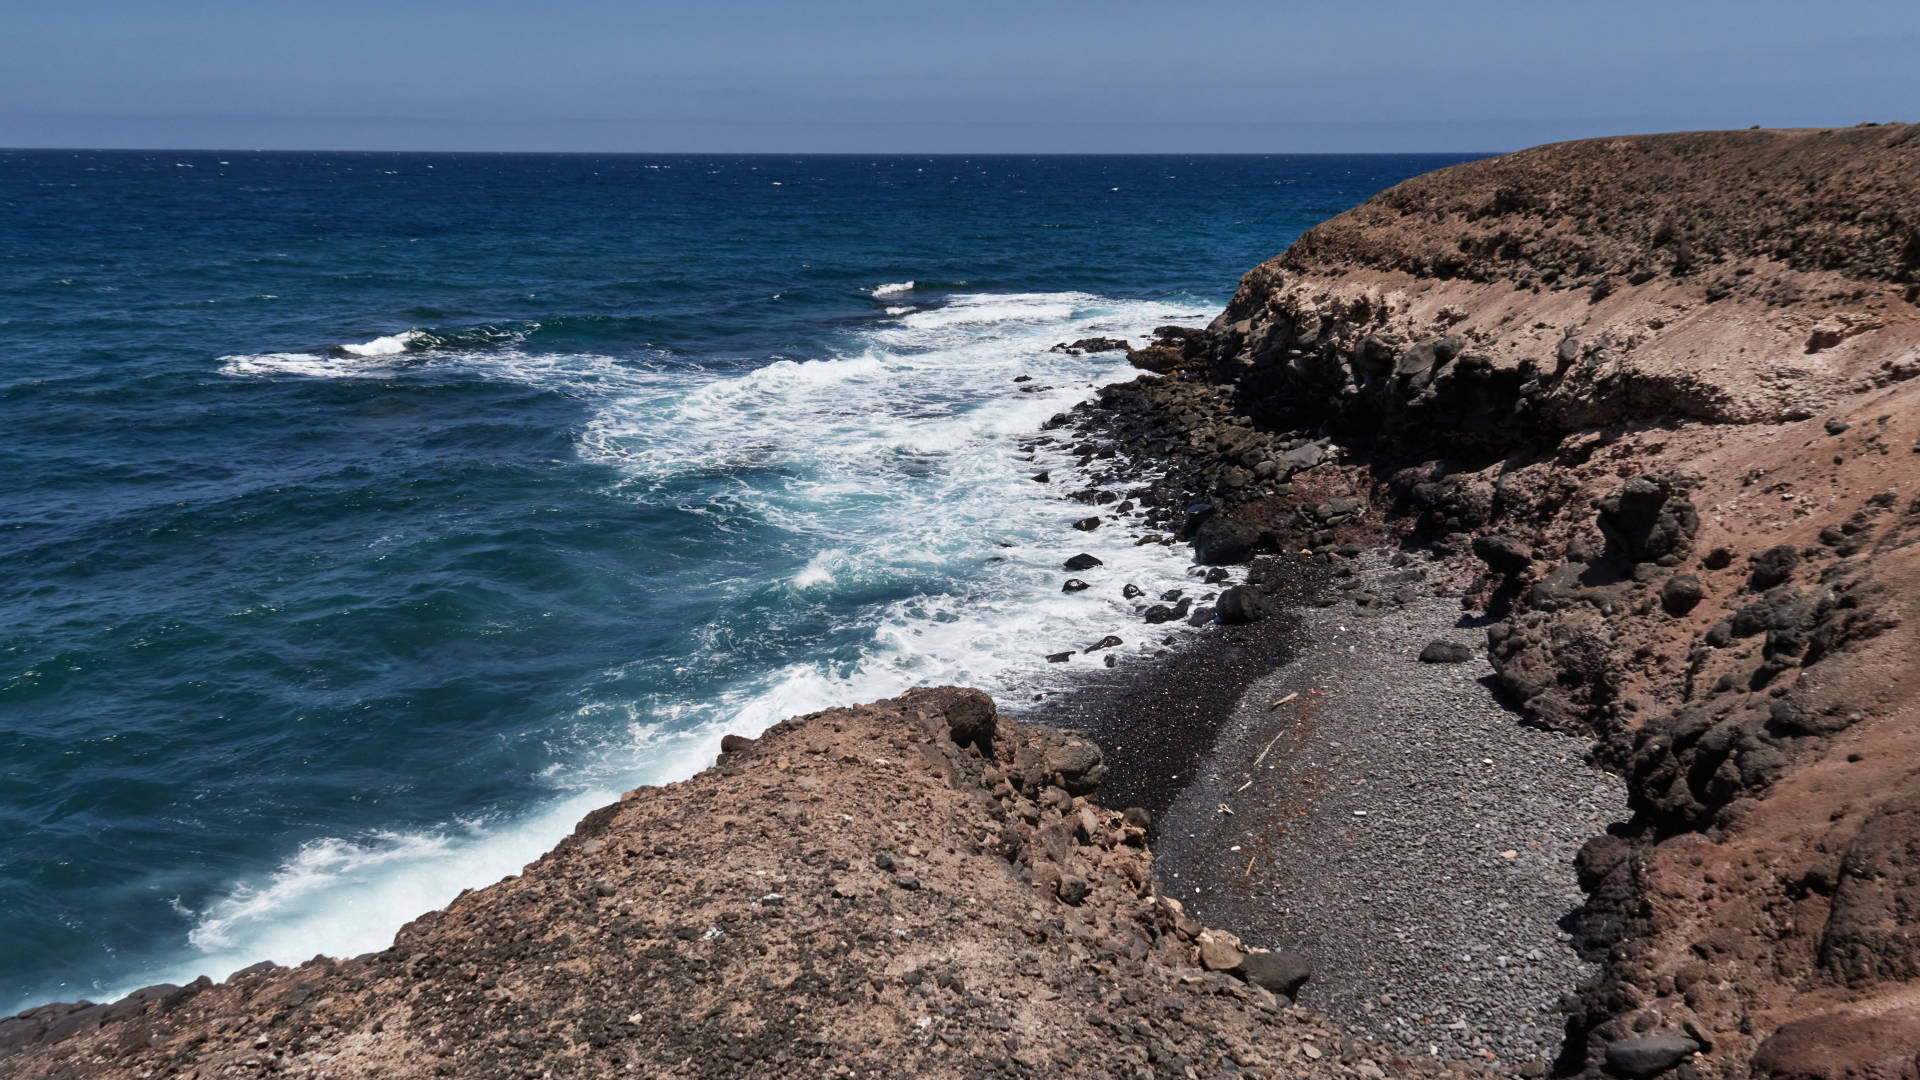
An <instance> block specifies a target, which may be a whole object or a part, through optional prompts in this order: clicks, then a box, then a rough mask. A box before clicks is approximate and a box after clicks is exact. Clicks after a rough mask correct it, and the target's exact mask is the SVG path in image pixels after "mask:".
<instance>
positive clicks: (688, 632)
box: [0, 150, 1465, 1010]
mask: <svg viewBox="0 0 1920 1080" xmlns="http://www.w3.org/2000/svg"><path fill="white" fill-rule="evenodd" d="M1460 160H1465V157H1464V156H1431V155H1420V156H1345V157H1343V156H1311V157H1302V156H1245V157H1204V156H1202V157H868V156H832V157H790V156H744V157H743V156H711V155H696V156H674V155H660V156H642V155H631V156H612V155H609V156H593V155H565V156H535V155H479V154H474V155H459V154H368V153H245V152H223V153H211V152H198V151H196V152H180V151H156V152H74V151H18V150H16V151H0V207H4V216H0V469H3V470H4V477H5V480H4V483H5V491H6V497H5V499H4V501H3V502H0V567H4V571H5V572H4V573H0V926H4V927H5V933H4V934H0V1010H6V1009H8V1007H9V1006H15V1007H25V1006H27V1005H30V1004H35V1003H38V1002H40V1001H45V1000H54V999H62V1000H71V999H76V998H88V999H92V1000H105V999H109V998H111V997H113V996H115V995H117V994H119V993H121V992H124V991H126V990H128V989H131V988H133V987H136V986H140V985H144V984H147V983H152V982H156V981H163V980H165V981H175V982H182V981H186V980H188V979H191V978H193V977H195V976H197V975H200V974H207V975H211V976H212V977H214V978H216V979H219V978H223V977H225V976H226V975H227V974H228V973H230V972H231V971H233V970H235V969H237V968H240V967H242V966H245V965H248V964H251V963H254V962H256V961H259V960H263V959H271V960H275V961H278V962H281V963H289V962H298V961H300V960H304V959H307V958H310V957H312V956H314V955H315V954H318V953H324V954H328V955H347V954H352V953H357V952H362V951H366V950H370V949H378V948H382V947H384V946H385V945H386V944H387V943H388V941H389V940H390V938H391V936H392V934H393V932H394V931H395V930H396V929H397V928H398V927H399V926H400V925H401V924H402V923H404V922H405V921H407V920H408V919H410V918H412V917H413V916H415V915H417V914H419V913H420V912H422V911H425V910H428V909H430V908H432V907H435V906H438V905H440V904H444V903H445V902H447V901H448V900H450V899H452V898H453V896H454V895H455V894H457V893H458V892H459V891H460V890H461V889H463V888H468V887H475V886H481V885H485V884H488V883H490V882H493V881H496V880H498V879H499V878H501V877H503V876H505V875H508V874H512V873H516V872H518V871H519V869H520V868H521V867H522V866H523V865H524V864H526V863H527V862H529V861H531V860H532V859H534V858H535V857H537V856H538V855H539V854H540V853H541V852H542V851H544V850H545V849H546V848H548V847H549V846H551V845H552V844H553V843H554V842H555V841H556V840H558V839H559V838H560V837H561V836H563V835H565V834H566V833H567V832H568V831H569V830H570V829H571V828H572V825H573V823H574V822H575V821H576V820H577V819H578V818H579V817H580V816H581V815H583V814H584V813H585V812H586V811H588V810H590V809H592V808H593V807H595V806H598V805H601V804H603V803H605V802H608V801H610V800H612V799H613V798H615V797H616V796H617V794H618V793H619V792H621V791H622V790H625V789H627V788H631V787H634V786H636V785H639V784H647V783H662V782H668V781H672V780H675V779H679V778H682V777H685V776H688V775H690V774H691V773H693V772H695V771H697V770H698V769H699V768H701V767H703V766H704V765H706V764H707V763H709V762H710V761H711V759H712V756H713V754H714V752H715V750H716V748H717V745H718V741H719V738H720V735H721V734H723V733H726V732H739V733H743V734H754V733H757V732H758V731H759V730H760V729H761V728H764V727H765V726H766V725H768V724H770V723H772V722H774V721H777V720H779V719H781V718H783V717H786V716H788V715H792V714H795V713H801V712H806V711H810V710H813V709H817V708H822V707H826V706H828V705H835V704H848V703H852V702H855V701H862V700H869V699H873V698H878V697H883V696H887V695H890V694H893V693H896V692H898V691H899V690H902V689H904V688H906V687H908V686H912V685H916V684H937V683H965V684H970V685H975V686H980V687H982V688H984V689H987V690H989V691H990V692H992V693H994V694H995V695H996V697H998V698H1000V699H1001V700H1002V701H1003V702H1004V703H1005V704H1006V706H1007V707H1009V708H1014V707H1017V706H1018V705H1019V704H1020V703H1022V702H1030V701H1032V700H1033V699H1034V697H1035V695H1041V694H1049V693H1054V692H1057V691H1059V690H1060V689H1062V688H1063V687H1067V686H1070V685H1071V684H1072V681H1073V679H1074V678H1075V672H1076V670H1078V671H1081V672H1084V671H1085V668H1084V666H1083V665H1085V664H1094V663H1100V662H1101V660H1100V659H1099V654H1096V656H1095V657H1093V658H1085V657H1082V656H1079V655H1075V656H1074V657H1073V658H1072V659H1071V660H1070V661H1069V662H1067V663H1064V664H1049V663H1047V662H1046V659H1045V657H1046V654H1048V653H1054V652H1057V651H1060V650H1064V649H1077V648H1079V647H1082V646H1084V645H1085V644H1086V643H1089V642H1092V641H1094V640H1097V639H1098V638H1100V637H1101V636H1103V635H1104V634H1107V633H1113V632H1116V631H1117V632H1120V633H1121V636H1123V637H1125V638H1126V639H1127V643H1126V644H1125V645H1123V646H1122V647H1120V648H1119V649H1115V650H1112V653H1113V655H1114V656H1115V657H1116V660H1115V662H1116V663H1117V664H1119V665H1122V666H1125V665H1129V664H1138V663H1143V662H1146V659H1147V658H1148V656H1149V655H1150V649H1151V648H1152V647H1153V644H1152V643H1150V642H1149V639H1147V638H1146V636H1145V635H1143V634H1130V633H1128V632H1127V628H1128V627H1129V626H1133V625H1137V623H1138V616H1137V615H1136V614H1135V613H1134V612H1133V610H1132V607H1133V605H1132V604H1131V603H1130V602H1127V601H1124V600H1123V599H1122V598H1121V596H1120V592H1119V588H1120V584H1121V583H1123V582H1131V583H1135V584H1138V585H1139V586H1141V587H1142V588H1144V589H1147V590H1148V591H1149V592H1157V591H1158V590H1160V589H1163V588H1169V587H1174V586H1176V585H1179V584H1184V583H1187V582H1188V581H1189V578H1188V577H1187V572H1188V570H1189V566H1188V563H1187V558H1186V554H1185V552H1184V551H1183V550H1181V549H1169V548H1162V547H1158V546H1148V547H1135V546H1134V545H1133V543H1132V538H1131V537H1130V536H1128V535H1126V534H1125V532H1124V531H1123V530H1120V529H1115V528H1109V529H1103V530H1099V531H1097V532H1094V533H1090V534H1082V533H1077V532H1074V531H1072V530H1071V529H1069V528H1068V523H1069V522H1071V521H1072V520H1074V519H1075V518H1078V517H1082V516H1084V515H1085V513H1086V508H1085V507H1084V506H1083V505H1081V504H1079V503H1075V502H1071V501H1068V500H1066V499H1064V498H1063V497H1062V495H1063V493H1064V492H1066V491H1068V490H1072V489H1073V488H1074V487H1078V486H1082V484H1083V483H1084V481H1082V482H1081V483H1076V482H1075V479H1074V477H1075V472H1076V468H1075V461H1074V459H1073V458H1072V457H1071V456H1068V455H1067V454H1066V453H1065V452H1064V449H1063V448H1059V447H1053V446H1045V447H1041V448H1040V449H1039V450H1038V451H1037V452H1035V453H1033V454H1028V453H1026V452H1023V451H1022V450H1021V446H1022V445H1023V443H1024V442H1025V441H1026V437H1030V436H1031V435H1033V434H1034V433H1036V432H1037V431H1038V429H1039V428H1040V425H1041V424H1042V423H1043V422H1044V421H1045V420H1046V419H1047V418H1048V417H1050V416H1052V415H1053V414H1055V413H1058V412H1060V411H1062V410H1064V409H1067V408H1069V407H1071V406H1072V405H1073V404H1074V403H1075V402H1078V401H1081V400H1084V399H1086V398H1087V397H1089V396H1090V395H1092V394H1093V393H1094V392H1095V391H1096V389H1097V388H1098V387H1099V386H1101V385H1103V384H1105V383H1109V382H1113V381H1117V380H1124V379H1127V378H1131V377H1133V375H1135V374H1137V372H1134V371H1133V370H1131V369H1130V368H1129V367H1128V365H1127V363H1126V360H1125V357H1124V355H1123V354H1121V353H1104V354H1094V355H1081V356H1076V355H1070V354H1066V353H1060V352H1051V351H1049V348H1050V346H1052V345H1054V344H1056V343H1059V342H1070V341H1073V340H1075V339H1078V338H1082V337H1089V336H1118V337H1128V338H1131V339H1133V340H1134V341H1135V343H1136V344H1138V343H1141V342H1142V341H1143V340H1144V339H1145V337H1146V336H1147V335H1148V334H1149V332H1150V331H1151V329H1152V328H1153V327H1155V326H1159V325H1166V324H1173V325H1182V326H1202V325H1205V324H1206V322H1207V321H1209V320H1210V319H1211V318H1212V316H1213V315H1214V314H1215V313H1216V312H1217V311H1218V310H1219V308H1220V307H1221V305H1223V304H1224V303H1225V302H1226V300H1227V299H1228V297H1229V296H1230V295H1231V294H1232V291H1233V288H1234V285H1235V283H1236V281H1237V279H1238V277H1239V275H1240V274H1241V273H1243V272H1245V271H1246V270H1247V269H1249V268H1250V267H1252V266H1253V265H1255V264H1256V263H1258V262H1260V261H1261V260H1263V259H1266V258H1268V257H1270V256H1271V255H1273V254H1275V253H1276V252H1278V251H1280V250H1282V249H1283V248H1284V247H1286V245H1287V244H1289V243H1290V242H1292V241H1293V240H1294V239H1295V238H1296V237H1297V236H1298V235H1299V234H1300V233H1301V232H1302V231H1304V230H1305V229H1306V228H1308V227H1309V226H1311V225H1313V224H1314V223H1316V222H1318V221H1321V220H1323V219H1325V218H1327V217H1329V216H1332V215H1333V214H1335V213H1338V212H1339V211H1341V210H1344V209H1346V208H1347V207H1350V206H1352V205H1354V204H1356V203H1358V202H1360V201H1362V200H1363V199H1365V198H1366V197H1368V196H1369V195H1372V194H1373V193H1375V192H1376V191H1379V190H1380V189H1382V188H1385V187H1387V186H1389V185H1391V184H1393V183H1396V182H1398V181H1400V180H1402V179H1405V178H1406V177H1409V176H1412V175H1415V174H1417V173H1421V172H1425V171H1428V170H1430V169H1434V168H1438V167H1441V166H1443V165H1448V164H1453V163H1455V162H1457V161H1460ZM1021 376H1028V377H1029V379H1028V380H1027V381H1020V382H1016V381H1015V380H1016V379H1018V378H1019V377H1021ZM1043 470H1044V471H1048V472H1049V473H1050V474H1051V477H1052V482H1050V483H1036V482H1034V481H1033V480H1031V479H1030V477H1031V476H1032V475H1033V474H1035V473H1037V472H1040V471H1043ZM1078 551H1087V552H1091V553H1093V554H1095V555H1096V556H1098V557H1099V558H1101V559H1103V560H1104V561H1105V565H1104V566H1102V567H1100V568H1099V569H1098V570H1096V571H1094V572H1092V573H1087V574H1081V575H1079V576H1081V577H1084V578H1088V579H1089V580H1090V581H1091V582H1092V584H1093V586H1094V587H1093V588H1091V589H1089V590H1087V591H1085V592H1081V593H1075V594H1066V593H1063V592H1062V591H1061V583H1062V581H1063V579H1064V578H1066V577H1067V576H1069V575H1067V574H1066V573H1064V572H1063V570H1062V568H1061V565H1060V564H1061V560H1062V559H1064V558H1065V557H1066V556H1067V555H1070V554H1073V553H1075V552H1078ZM1154 641H1155V642H1157V636H1156V638H1155V639H1154Z"/></svg>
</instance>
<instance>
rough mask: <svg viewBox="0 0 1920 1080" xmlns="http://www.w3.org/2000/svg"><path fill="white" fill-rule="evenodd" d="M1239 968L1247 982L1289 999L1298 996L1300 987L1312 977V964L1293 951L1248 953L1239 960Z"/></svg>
mask: <svg viewBox="0 0 1920 1080" xmlns="http://www.w3.org/2000/svg"><path fill="white" fill-rule="evenodd" d="M1239 970H1240V975H1241V977H1242V978H1244V979H1246V980H1247V981H1248V982H1250V983H1252V984H1253V985H1255V986H1259V987H1264V988H1266V989H1268V990H1271V991H1273V992H1274V993H1276V994H1285V995H1286V997H1287V1000H1289V1001H1292V1000H1293V999H1294V998H1296V997H1298V996H1299V995H1300V988H1301V987H1302V986H1305V985H1306V984H1307V980H1309V979H1311V978H1313V965H1312V964H1309V963H1308V962H1307V961H1306V959H1305V958H1304V957H1301V956H1299V955H1297V954H1295V953H1285V952H1264V953H1248V954H1247V956H1246V957H1245V958H1243V959H1242V960H1241V961H1240V969H1239Z"/></svg>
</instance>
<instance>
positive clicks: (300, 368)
mask: <svg viewBox="0 0 1920 1080" xmlns="http://www.w3.org/2000/svg"><path fill="white" fill-rule="evenodd" d="M391 369H392V365H390V364H388V363H386V362H384V361H382V360H379V359H374V360H372V361H371V362H369V360H368V359H367V358H364V357H354V356H345V357H342V356H320V355H318V354H316V353H256V354H253V355H250V356H223V357H221V358H220V374H222V375H232V376H235V377H236V378H256V379H258V378H275V377H280V376H287V375H293V376H298V377H300V378H306V379H364V378H367V377H369V376H373V375H377V374H380V373H381V372H385V371H389V370H391Z"/></svg>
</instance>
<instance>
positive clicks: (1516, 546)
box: [1473, 536, 1533, 575]
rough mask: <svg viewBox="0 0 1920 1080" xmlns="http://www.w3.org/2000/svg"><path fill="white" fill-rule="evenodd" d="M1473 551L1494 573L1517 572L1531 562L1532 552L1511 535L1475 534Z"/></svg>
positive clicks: (1508, 573) (1509, 573)
mask: <svg viewBox="0 0 1920 1080" xmlns="http://www.w3.org/2000/svg"><path fill="white" fill-rule="evenodd" d="M1473 553H1474V555H1475V556H1476V557H1478V558H1479V560H1480V561H1481V562H1483V563H1486V564H1487V568H1488V569H1490V570H1492V571H1493V572H1494V573H1496V574H1507V575H1513V574H1518V573H1519V572H1520V571H1522V570H1525V569H1526V568H1527V567H1528V566H1529V565H1530V564H1531V563H1532V562H1533V552H1532V551H1531V550H1530V549H1529V548H1528V547H1527V545H1525V544H1523V543H1521V542H1520V541H1518V540H1515V539H1514V538H1513V537H1511V536H1476V537H1474V538H1473Z"/></svg>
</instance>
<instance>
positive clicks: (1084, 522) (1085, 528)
mask: <svg viewBox="0 0 1920 1080" xmlns="http://www.w3.org/2000/svg"><path fill="white" fill-rule="evenodd" d="M1073 527H1074V528H1076V529H1079V530H1080V531H1081V532H1092V531H1093V530H1095V529H1097V528H1099V527H1100V519H1099V518H1098V517H1083V518H1081V519H1080V520H1079V521H1076V522H1074V523H1073Z"/></svg>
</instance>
